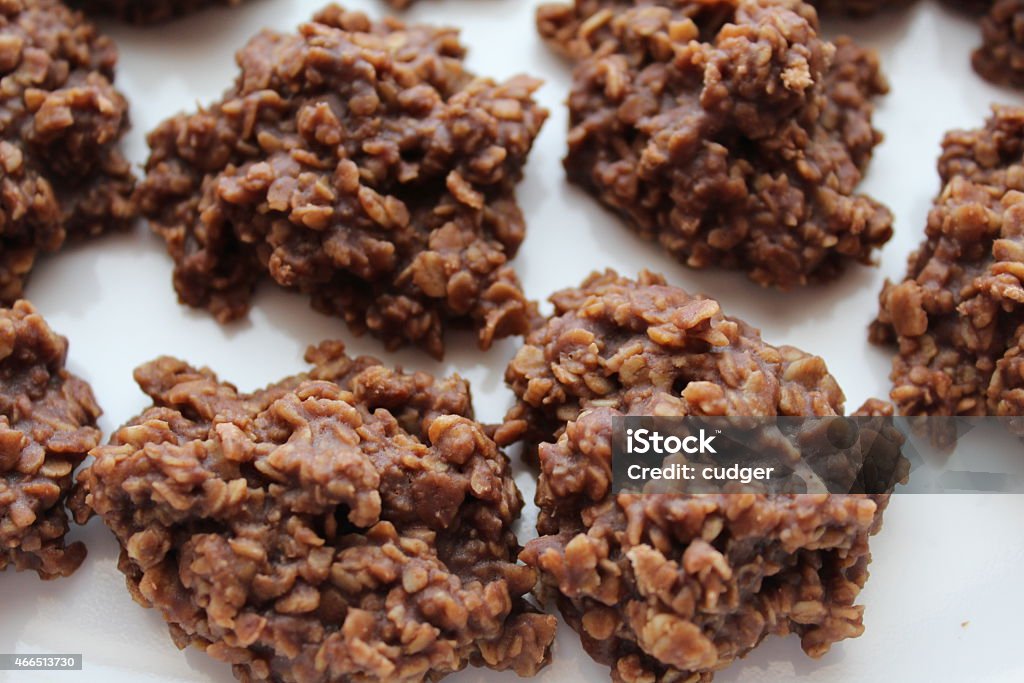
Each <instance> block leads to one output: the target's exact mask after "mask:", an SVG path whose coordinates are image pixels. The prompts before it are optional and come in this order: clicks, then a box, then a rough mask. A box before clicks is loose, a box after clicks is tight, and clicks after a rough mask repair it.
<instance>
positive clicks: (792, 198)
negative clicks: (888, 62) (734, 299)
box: [537, 0, 892, 289]
mask: <svg viewBox="0 0 1024 683" xmlns="http://www.w3.org/2000/svg"><path fill="white" fill-rule="evenodd" d="M537 19H538V27H539V29H540V31H541V34H542V35H543V36H544V37H545V38H546V39H547V40H548V41H549V42H550V43H551V44H553V45H554V46H555V47H556V48H557V49H559V50H560V51H562V52H563V53H565V54H567V55H569V56H570V57H573V58H574V59H576V60H578V63H577V65H576V68H575V71H574V75H573V88H572V92H571V94H570V96H569V114H570V131H569V153H568V156H567V157H566V159H565V168H566V171H567V173H568V177H569V179H570V180H571V181H572V182H574V183H576V184H578V185H580V186H582V187H583V188H585V189H586V190H587V191H588V192H590V193H591V194H593V195H594V196H595V197H597V198H598V199H599V200H600V201H601V202H602V203H604V204H605V205H606V206H607V207H609V208H610V209H612V210H613V211H614V212H615V213H617V214H618V215H620V216H621V217H622V218H623V219H625V221H626V222H627V223H628V224H629V225H630V226H631V227H632V228H633V229H634V230H635V231H636V232H638V233H639V234H640V235H641V236H642V237H644V238H647V239H651V240H657V241H658V242H659V243H660V244H661V245H662V247H664V248H665V249H666V250H668V251H669V252H670V253H671V254H672V255H673V256H675V257H676V258H677V259H679V260H680V261H681V262H683V263H685V264H687V265H689V266H692V267H695V268H705V267H709V266H719V267H725V268H733V269H739V270H743V271H745V272H746V273H747V274H748V275H749V277H750V278H752V279H753V280H754V281H755V282H757V283H759V284H761V285H765V286H775V287H779V288H783V289H786V288H791V287H794V286H798V285H804V284H807V283H813V282H820V281H823V280H828V279H830V278H834V277H835V276H837V275H838V274H839V273H840V272H841V271H842V270H843V269H844V267H845V266H846V264H848V263H850V262H860V263H870V262H872V260H873V255H874V252H875V250H876V249H878V248H880V247H881V246H882V245H883V244H885V243H886V242H887V241H888V240H889V238H890V237H891V235H892V216H891V214H890V212H889V211H888V209H886V208H885V207H884V206H882V205H881V204H879V203H878V202H877V201H875V200H873V199H871V198H870V197H867V196H864V195H861V194H857V192H856V189H857V186H858V185H859V183H860V181H861V178H862V175H863V173H864V171H865V169H866V167H867V164H868V161H869V160H870V158H871V153H872V150H873V148H874V147H875V145H876V144H878V142H879V141H880V140H881V135H880V134H879V133H878V132H877V131H876V130H875V129H874V128H873V127H872V125H871V118H872V112H873V105H872V101H873V99H874V98H875V96H877V95H880V94H882V93H884V92H886V91H887V87H888V86H887V84H886V81H885V79H884V78H883V76H882V75H881V73H880V71H879V65H878V60H877V57H876V55H875V54H874V53H873V52H871V51H868V50H864V49H862V48H861V47H859V46H858V45H856V44H855V43H853V42H852V41H851V40H849V39H846V38H840V39H837V41H836V42H835V43H830V42H828V41H826V40H825V39H824V38H822V37H821V36H820V35H819V32H818V19H817V15H816V13H815V11H814V9H813V8H812V7H810V6H809V5H807V4H805V3H803V2H799V1H790V0H732V1H728V2H726V1H724V0H723V1H720V2H697V1H681V0H679V1H675V2H655V3H649V2H623V1H622V0H614V1H608V0H604V1H600V2H597V1H594V0H579V1H578V2H577V3H576V4H575V5H564V6H544V7H541V8H540V9H539V10H538V17H537Z"/></svg>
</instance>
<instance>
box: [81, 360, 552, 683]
mask: <svg viewBox="0 0 1024 683" xmlns="http://www.w3.org/2000/svg"><path fill="white" fill-rule="evenodd" d="M307 360H308V361H309V362H311V363H313V364H314V365H315V367H314V369H313V370H311V371H310V372H309V373H307V374H302V375H298V376H295V377H291V378H288V379H285V380H283V381H281V382H279V383H277V384H274V385H272V386H269V387H267V388H266V389H263V390H259V391H254V392H252V393H243V392H239V391H238V390H237V389H236V388H235V387H233V386H232V385H230V384H228V383H226V382H222V381H219V380H218V379H217V377H216V376H215V375H214V374H213V373H212V372H211V371H209V370H206V369H195V368H193V367H191V366H189V365H187V364H186V363H184V362H182V361H179V360H175V359H172V358H161V359H158V360H156V361H153V362H151V363H148V364H146V365H143V366H142V367H140V368H139V369H138V370H136V373H135V378H136V380H137V381H138V383H139V385H140V387H142V389H143V391H145V392H146V393H147V394H148V395H149V396H150V397H152V399H153V406H152V407H151V408H149V409H147V410H146V411H145V412H144V413H143V414H142V415H140V416H139V417H138V418H136V419H134V420H132V421H131V422H129V423H128V424H127V425H125V426H124V427H122V428H121V429H120V430H119V431H117V432H116V433H115V434H114V435H113V437H112V439H111V441H110V444H109V445H107V446H102V447H100V448H97V449H95V450H94V451H93V454H94V455H95V462H94V464H93V465H92V466H91V467H89V468H88V469H86V470H84V471H83V472H82V474H80V476H79V488H78V490H77V491H76V494H75V499H74V501H73V507H74V509H75V514H76V519H78V521H80V522H81V521H84V520H85V519H87V518H88V517H89V516H91V515H92V514H97V515H98V516H100V517H101V518H102V519H103V521H104V522H105V523H106V525H107V526H108V527H110V529H111V530H112V531H113V532H114V534H115V535H116V537H117V539H118V541H119V542H120V544H121V559H120V563H119V566H120V569H121V570H122V571H123V572H124V574H125V576H126V578H127V583H128V587H129V590H130V591H131V593H132V595H133V597H134V598H135V600H136V601H137V602H139V603H140V604H142V605H144V606H147V607H154V608H156V609H158V610H159V611H160V612H161V614H162V615H163V617H164V619H166V620H167V622H168V624H169V625H170V629H171V634H172V636H173V638H174V641H175V643H177V644H178V646H179V647H182V648H184V647H186V646H187V645H194V646H196V647H199V648H200V649H203V650H205V651H206V652H207V653H209V654H210V655H212V656H214V657H216V658H218V659H221V660H223V661H226V662H230V663H231V664H232V665H233V666H234V669H235V673H236V675H237V676H238V677H239V678H241V679H242V680H253V681H263V680H273V681H304V682H306V683H316V682H319V681H322V682H326V681H338V680H359V681H424V680H430V681H434V680H437V679H439V678H441V677H442V676H444V675H446V674H448V673H452V672H454V671H458V670H460V669H462V668H463V667H465V666H466V665H467V664H473V665H478V666H487V667H490V668H492V669H513V670H515V671H516V672H517V673H519V674H520V675H524V676H526V675H531V674H533V673H535V672H536V671H537V670H538V669H539V668H540V667H541V666H543V665H544V664H545V663H546V661H547V659H548V648H549V645H550V643H551V641H552V638H553V637H554V632H555V619H554V617H551V616H548V615H543V614H540V613H537V612H535V611H534V610H532V609H531V608H530V607H529V605H528V604H527V603H526V601H525V600H524V598H523V596H524V594H526V593H528V592H529V591H530V590H532V589H533V587H534V583H535V580H536V575H535V573H534V570H533V569H531V568H529V567H526V566H523V565H521V564H516V554H517V552H518V551H519V546H518V544H517V542H516V537H515V535H514V533H513V531H512V524H513V522H514V521H515V520H516V518H518V516H519V512H520V510H521V508H522V498H521V496H520V494H519V491H518V489H517V488H516V485H515V483H514V481H513V479H512V475H511V472H510V470H509V462H508V459H507V458H506V457H505V455H504V454H503V453H502V452H501V451H500V450H498V447H497V446H496V445H495V443H494V442H493V441H492V440H491V439H490V438H489V437H488V436H487V435H486V434H485V432H484V429H483V427H482V426H481V425H480V424H478V423H477V422H475V421H474V420H473V412H472V405H471V401H470V394H469V387H468V385H467V384H466V382H465V381H463V380H462V379H460V378H458V377H452V378H448V379H438V380H435V379H434V378H433V377H431V376H429V375H426V374H424V373H413V374H406V373H402V372H400V371H395V370H391V369H388V368H385V367H384V366H382V365H381V364H380V363H379V362H378V361H376V360H374V359H372V358H367V357H360V358H355V359H353V358H349V357H348V356H346V355H345V353H344V348H343V347H342V345H341V344H340V343H325V344H322V345H321V346H320V347H318V348H314V349H311V350H310V352H309V353H308V354H307Z"/></svg>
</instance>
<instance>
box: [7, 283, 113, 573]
mask: <svg viewBox="0 0 1024 683" xmlns="http://www.w3.org/2000/svg"><path fill="white" fill-rule="evenodd" d="M67 352H68V343H67V340H66V339H64V338H63V337H61V336H59V335H57V334H56V333H54V332H53V330H51V329H50V327H49V326H48V325H47V324H46V321H44V320H43V318H42V317H41V316H40V315H39V314H38V313H37V312H36V310H35V309H34V308H33V307H32V305H31V304H29V303H28V302H26V301H19V302H17V303H16V304H15V305H14V306H13V307H12V308H3V309H0V571H3V570H4V569H5V568H6V567H7V566H8V565H10V566H13V567H14V568H15V569H18V570H31V571H35V572H37V573H38V574H39V576H40V578H43V579H54V578H58V577H61V576H68V575H69V574H71V573H72V572H74V571H75V570H76V569H77V568H78V566H79V565H80V564H81V563H82V560H83V559H84V558H85V546H84V545H83V544H82V543H80V542H75V543H70V544H69V543H66V542H65V535H66V534H67V532H68V514H67V511H66V509H65V503H66V502H67V498H68V494H69V493H70V491H71V486H72V481H73V480H72V472H73V471H74V469H75V468H76V467H77V466H78V465H80V464H81V463H82V461H83V460H84V459H85V456H86V454H87V453H88V452H89V450H90V449H91V448H93V447H94V446H97V445H99V442H100V432H99V430H98V429H97V428H96V420H97V418H98V417H99V415H100V409H99V407H98V406H97V405H96V400H95V399H94V398H93V395H92V390H91V389H90V388H89V385H88V384H86V383H85V382H84V381H82V380H81V379H79V378H78V377H75V376H74V375H72V374H71V373H70V372H68V371H67V370H66V369H65V368H64V361H65V358H66V357H67Z"/></svg>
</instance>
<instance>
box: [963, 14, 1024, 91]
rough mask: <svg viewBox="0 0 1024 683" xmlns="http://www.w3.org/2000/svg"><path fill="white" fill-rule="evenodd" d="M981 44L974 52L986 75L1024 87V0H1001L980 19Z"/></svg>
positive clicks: (980, 70) (975, 61)
mask: <svg viewBox="0 0 1024 683" xmlns="http://www.w3.org/2000/svg"><path fill="white" fill-rule="evenodd" d="M981 36H982V46H981V47H980V48H978V49H977V50H976V51H975V52H974V55H973V58H972V61H973V64H974V70H975V71H977V72H978V74H980V75H981V76H982V77H983V78H985V79H987V80H989V81H992V82H993V83H999V84H1004V85H1013V86H1017V87H1024V1H1022V0H998V2H995V3H994V4H992V8H991V9H990V10H989V11H988V13H987V14H985V16H984V17H982V20H981Z"/></svg>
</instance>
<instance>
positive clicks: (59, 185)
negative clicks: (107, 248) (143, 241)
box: [0, 0, 134, 305]
mask: <svg viewBox="0 0 1024 683" xmlns="http://www.w3.org/2000/svg"><path fill="white" fill-rule="evenodd" d="M116 63H117V49H116V47H115V46H114V44H113V42H111V41H110V39H109V38H106V37H104V36H101V35H100V34H99V33H98V32H97V31H96V28H95V27H94V26H93V25H92V24H90V23H89V22H87V21H85V20H84V19H83V18H82V15H81V14H79V13H77V12H72V11H71V10H69V9H68V8H67V7H65V6H64V5H63V4H62V3H61V2H59V0H0V120H2V126H0V173H2V178H0V183H2V200H0V303H2V304H6V305H10V304H11V303H13V302H14V301H15V300H16V299H18V298H20V297H21V296H22V293H23V291H24V285H25V281H26V280H27V278H28V276H29V274H30V272H31V270H32V267H33V266H34V265H35V262H36V258H37V257H38V256H39V255H40V254H44V253H51V252H54V251H57V250H58V249H60V247H61V246H63V245H64V243H65V242H66V241H67V240H69V239H77V238H84V237H90V236H94V235H97V234H99V233H101V232H104V231H108V230H115V229H120V228H126V227H128V226H129V225H130V224H131V222H132V219H133V217H134V210H133V207H132V203H131V201H130V197H131V193H132V188H133V178H132V174H131V168H130V166H129V163H128V161H127V160H126V159H125V158H124V156H122V154H121V152H120V151H119V149H118V145H119V143H120V140H121V138H122V137H123V136H124V134H125V133H126V132H127V131H128V105H127V102H126V101H125V99H124V97H123V96H122V95H121V94H120V93H119V92H117V91H116V90H115V89H114V86H113V81H114V67H115V65H116Z"/></svg>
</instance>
